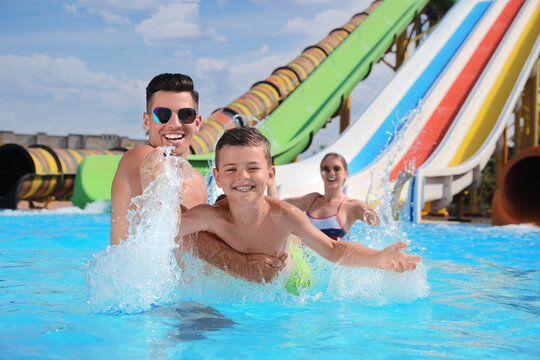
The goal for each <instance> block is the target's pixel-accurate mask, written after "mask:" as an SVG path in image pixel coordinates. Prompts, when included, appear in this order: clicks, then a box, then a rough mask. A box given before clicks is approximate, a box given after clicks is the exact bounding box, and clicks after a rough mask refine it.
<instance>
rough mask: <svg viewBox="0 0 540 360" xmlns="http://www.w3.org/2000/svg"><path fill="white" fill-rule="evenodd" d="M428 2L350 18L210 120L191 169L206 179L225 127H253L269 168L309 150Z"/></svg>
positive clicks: (391, 5)
mask: <svg viewBox="0 0 540 360" xmlns="http://www.w3.org/2000/svg"><path fill="white" fill-rule="evenodd" d="M427 2H428V1H427V0H385V1H375V2H373V3H372V5H371V6H370V7H369V8H368V9H366V11H365V12H362V13H359V14H356V15H354V16H353V17H352V18H351V20H350V21H349V22H347V23H346V24H345V25H343V26H342V27H340V28H337V29H334V30H332V31H331V32H330V33H329V35H328V36H327V37H326V38H324V39H323V40H321V41H320V42H319V43H317V44H315V45H313V46H309V47H307V48H306V49H305V50H304V51H303V52H302V54H301V55H300V56H298V57H297V58H295V59H294V60H293V61H291V62H290V63H288V64H287V65H285V66H282V67H279V68H277V69H276V70H274V72H273V73H272V74H271V75H270V76H269V77H268V78H266V79H265V80H263V81H259V82H257V83H255V84H254V85H253V86H252V87H251V89H250V90H249V91H248V92H246V93H245V94H243V95H242V96H240V97H239V98H238V99H236V100H235V101H233V102H232V103H231V104H229V105H227V106H225V107H224V108H221V109H218V110H216V111H215V112H214V113H213V114H212V115H210V117H209V118H208V119H206V120H205V121H204V122H203V124H202V126H201V129H200V132H199V133H198V134H197V136H196V137H195V139H194V142H193V144H192V149H191V150H192V152H193V154H192V155H190V156H189V157H188V160H189V161H190V163H191V164H192V165H193V166H194V167H195V168H197V169H198V170H199V171H201V172H202V173H203V174H204V173H206V171H207V170H208V168H209V166H210V165H209V164H210V162H211V160H212V159H213V150H214V146H215V143H216V141H217V139H218V138H219V136H220V134H221V133H222V132H223V131H224V130H225V129H226V128H229V127H234V126H244V125H254V124H255V123H257V122H258V125H257V126H259V129H260V130H261V131H262V132H263V133H264V134H265V135H266V136H267V137H268V138H269V139H270V141H271V143H272V156H273V161H274V163H275V164H285V163H288V162H291V161H293V160H294V159H295V158H296V156H297V155H298V154H300V153H301V152H303V151H304V150H305V149H306V148H307V147H308V146H309V145H310V143H311V140H312V138H313V136H314V134H315V133H316V132H317V131H318V130H319V129H321V128H322V127H323V126H324V125H325V124H326V123H327V121H328V120H329V119H330V118H332V117H334V116H335V115H336V114H337V113H338V112H339V110H340V108H341V106H342V104H343V102H344V99H345V98H346V97H347V96H348V95H349V93H350V92H351V91H352V90H353V89H354V87H355V86H356V85H357V84H358V83H359V82H360V81H361V80H362V79H364V78H365V77H366V76H367V75H368V74H369V72H370V70H371V67H372V65H373V64H374V63H376V62H377V61H378V60H379V59H380V58H381V56H382V55H384V54H385V52H386V51H387V50H388V49H389V48H390V47H391V46H392V44H393V43H394V39H395V38H396V37H397V36H398V35H400V34H401V33H402V32H403V31H404V30H405V29H406V27H407V26H408V25H409V24H410V23H411V22H412V21H413V20H414V18H415V17H416V15H417V14H418V13H419V12H420V11H421V10H422V9H423V7H424V6H425V5H426V3H427Z"/></svg>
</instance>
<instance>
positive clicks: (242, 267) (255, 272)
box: [190, 232, 287, 283]
mask: <svg viewBox="0 0 540 360" xmlns="http://www.w3.org/2000/svg"><path fill="white" fill-rule="evenodd" d="M190 238H191V241H192V245H193V250H194V251H193V252H194V254H195V255H196V256H197V257H199V258H200V259H202V260H204V261H206V262H207V263H209V264H211V265H213V266H215V267H217V268H219V269H221V270H224V271H227V272H228V273H229V274H231V275H232V276H234V277H238V278H242V279H245V280H248V281H254V282H258V283H261V282H263V281H265V282H269V281H271V280H272V279H273V278H274V277H275V276H276V275H277V274H278V273H279V272H280V271H281V270H282V269H283V268H284V267H285V264H286V259H287V254H284V255H283V256H282V257H281V258H279V259H278V258H276V257H273V256H270V255H266V254H242V253H239V252H238V251H236V250H234V249H232V248H231V247H229V246H228V245H227V244H225V243H224V242H223V241H222V240H220V239H219V238H218V237H217V236H216V235H214V234H212V233H209V232H199V233H197V234H193V235H192V236H190Z"/></svg>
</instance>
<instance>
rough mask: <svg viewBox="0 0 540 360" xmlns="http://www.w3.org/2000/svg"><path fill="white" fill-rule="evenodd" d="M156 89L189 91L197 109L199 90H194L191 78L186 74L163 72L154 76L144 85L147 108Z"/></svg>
mask: <svg viewBox="0 0 540 360" xmlns="http://www.w3.org/2000/svg"><path fill="white" fill-rule="evenodd" d="M158 91H173V92H184V91H185V92H189V93H190V94H191V97H192V99H193V104H195V110H197V111H199V92H198V91H197V90H195V86H194V85H193V80H192V79H191V78H190V77H189V76H187V75H184V74H170V73H165V74H160V75H157V76H155V77H154V78H153V79H152V80H151V81H150V82H149V83H148V86H147V87H146V107H147V108H148V104H149V103H150V100H151V99H152V96H153V95H154V94H155V93H156V92H158ZM149 110H150V109H149Z"/></svg>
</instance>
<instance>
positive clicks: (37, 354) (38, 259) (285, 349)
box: [0, 209, 540, 359]
mask: <svg viewBox="0 0 540 360" xmlns="http://www.w3.org/2000/svg"><path fill="white" fill-rule="evenodd" d="M109 227H110V222H109V214H108V213H102V212H101V211H95V212H92V211H86V212H81V213H79V211H78V210H75V209H67V210H61V211H58V210H57V211H48V212H47V211H45V212H44V211H41V212H22V211H3V212H0V244H1V246H0V249H1V255H0V269H1V276H0V280H1V291H0V319H1V321H0V324H1V325H0V327H1V331H0V358H6V359H38V358H54V359H99V358H114V359H147V358H151V359H172V358H182V359H198V358H212V359H219V358H222V359H243V358H256V359H267V358H268V359H271V358H272V359H273V358H290V359H294V358H306V357H310V358H311V357H312V358H320V359H333V358H339V359H347V358H351V359H356V358H360V357H362V358H403V357H405V358H448V357H449V358H467V359H468V358H479V359H483V358H500V359H505V358H519V359H533V358H539V357H540V350H539V349H540V346H539V345H540V340H539V338H540V336H539V335H540V321H539V315H540V291H539V285H538V284H539V280H540V262H539V260H538V259H539V255H540V250H539V245H540V229H538V228H534V227H530V226H505V227H490V226H478V225H468V224H451V225H441V224H420V225H412V224H408V223H404V224H400V226H399V227H398V231H399V232H400V234H399V235H398V237H399V236H406V237H407V238H408V239H410V240H411V249H412V251H413V252H415V253H419V254H420V255H422V257H423V258H424V259H425V261H424V264H425V268H424V273H422V272H420V275H419V276H416V277H415V275H413V274H408V275H405V277H404V278H392V277H390V278H385V276H381V275H380V274H379V275H376V272H375V273H374V272H373V271H367V270H362V271H358V270H356V269H355V270H354V271H352V270H349V269H347V270H339V269H334V270H333V268H332V267H328V268H326V271H323V272H321V274H324V276H323V277H324V278H325V280H324V281H320V282H319V283H318V285H316V286H315V287H314V288H313V289H310V290H309V291H308V292H307V293H306V294H302V295H301V296H299V297H294V296H292V295H288V294H286V293H285V292H283V293H284V295H282V297H277V295H276V293H275V292H272V291H269V292H267V293H266V292H264V291H263V292H260V293H258V294H255V295H253V296H246V294H244V295H242V294H238V293H236V292H235V291H234V286H235V285H234V284H233V285H232V287H233V290H227V288H226V287H223V288H216V289H206V290H202V289H199V290H198V292H195V293H191V294H189V296H186V295H185V294H183V295H182V296H180V298H178V299H174V300H173V302H172V303H169V304H164V305H161V306H155V307H153V308H152V309H151V310H149V311H144V312H140V313H133V314H127V313H123V312H120V313H118V312H117V313H113V312H107V311H105V312H95V311H94V310H93V309H92V306H91V304H89V303H88V302H87V290H86V282H85V272H86V271H87V270H86V264H88V262H89V260H90V259H92V255H93V254H95V253H98V252H99V251H101V250H103V249H104V248H105V247H106V246H107V245H108V237H109ZM383 230H384V229H381V230H377V231H383ZM394 230H395V229H394ZM394 230H393V231H394ZM355 231H356V232H357V233H358V234H360V236H362V234H365V231H366V229H365V228H364V227H363V225H362V224H357V225H355ZM369 236H372V237H373V234H372V233H369V234H368V237H369ZM424 275H425V276H424ZM396 276H398V277H399V276H400V275H396ZM363 278H364V279H366V278H367V279H369V282H367V283H363V284H360V285H358V284H357V282H362V279H363ZM351 282H354V284H351ZM267 286H269V285H267ZM205 291H206V292H205ZM222 291H231V292H230V293H226V294H225V295H223V293H222ZM249 291H252V292H257V291H258V290H256V289H248V290H247V291H246V292H249ZM206 295H209V296H208V297H207V301H206V302H205V301H204V299H203V297H205V296H206ZM182 297H184V298H182ZM308 354H311V355H308Z"/></svg>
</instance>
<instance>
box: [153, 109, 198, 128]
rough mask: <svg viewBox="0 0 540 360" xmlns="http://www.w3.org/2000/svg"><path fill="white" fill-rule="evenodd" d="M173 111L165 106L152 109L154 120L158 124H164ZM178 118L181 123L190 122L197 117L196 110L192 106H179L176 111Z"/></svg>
mask: <svg viewBox="0 0 540 360" xmlns="http://www.w3.org/2000/svg"><path fill="white" fill-rule="evenodd" d="M172 113H173V111H172V110H171V109H169V108H166V107H157V108H155V109H154V110H153V111H152V114H153V117H154V120H155V121H156V122H157V123H158V124H166V123H168V122H169V120H170V119H171V116H172ZM177 114H178V119H180V121H181V122H182V123H183V124H191V123H192V122H194V121H195V118H196V117H197V110H195V109H192V108H181V109H178V111H177Z"/></svg>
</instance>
